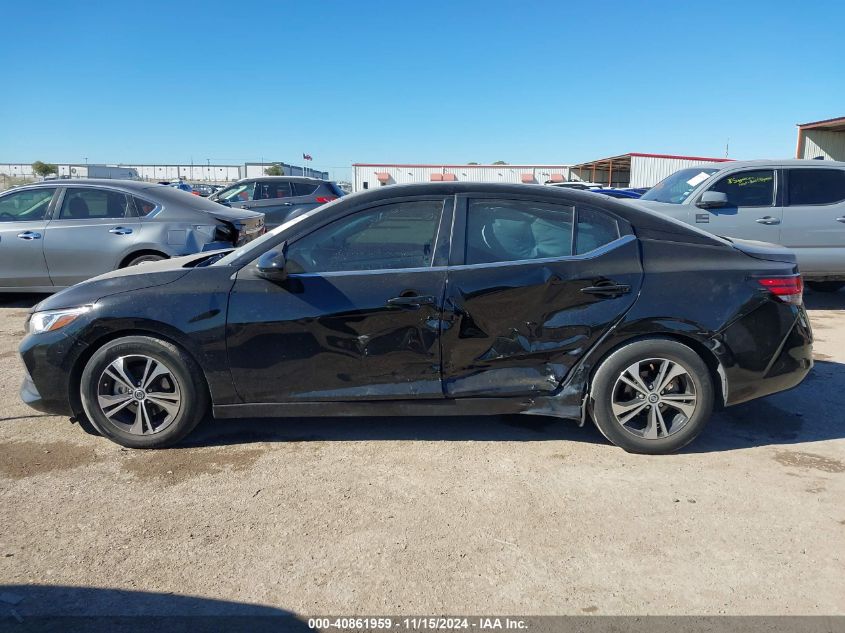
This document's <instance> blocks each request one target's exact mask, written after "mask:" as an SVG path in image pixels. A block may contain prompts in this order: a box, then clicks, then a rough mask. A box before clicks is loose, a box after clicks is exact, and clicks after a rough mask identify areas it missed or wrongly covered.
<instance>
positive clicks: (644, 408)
mask: <svg viewBox="0 0 845 633" xmlns="http://www.w3.org/2000/svg"><path fill="white" fill-rule="evenodd" d="M696 406H697V396H696V391H695V384H694V383H693V380H692V376H691V375H690V371H689V370H688V369H687V368H686V367H684V366H683V365H681V364H680V363H678V362H676V361H672V360H668V359H666V358H649V359H646V360H642V361H638V362H636V363H634V364H633V365H630V366H628V367H627V368H626V369H625V370H624V371H623V372H622V373H621V374H620V375H619V377H618V378H617V380H616V383H615V384H614V386H613V395H612V401H611V410H612V411H613V415H614V417H615V418H616V422H617V423H618V424H619V425H620V426H621V427H622V428H623V429H625V431H627V432H628V433H631V434H633V435H635V436H637V437H641V438H644V439H647V440H656V439H662V438H664V437H669V436H670V435H674V434H675V433H678V432H679V431H680V430H681V429H682V428H684V426H686V424H687V423H688V422H689V420H690V418H692V416H693V415H694V414H695V410H696Z"/></svg>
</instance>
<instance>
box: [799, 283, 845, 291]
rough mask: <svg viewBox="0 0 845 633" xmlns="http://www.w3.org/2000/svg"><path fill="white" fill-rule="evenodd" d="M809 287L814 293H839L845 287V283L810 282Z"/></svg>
mask: <svg viewBox="0 0 845 633" xmlns="http://www.w3.org/2000/svg"><path fill="white" fill-rule="evenodd" d="M807 287H808V288H809V289H810V290H812V291H813V292H838V291H839V290H841V289H842V288H843V287H845V281H808V282H807Z"/></svg>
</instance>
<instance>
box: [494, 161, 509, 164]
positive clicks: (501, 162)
mask: <svg viewBox="0 0 845 633" xmlns="http://www.w3.org/2000/svg"><path fill="white" fill-rule="evenodd" d="M493 164H494V165H507V163H506V162H505V161H503V160H497V161H496V162H495V163H493Z"/></svg>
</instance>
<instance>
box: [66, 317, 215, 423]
mask: <svg viewBox="0 0 845 633" xmlns="http://www.w3.org/2000/svg"><path fill="white" fill-rule="evenodd" d="M127 336H147V337H149V338H155V339H158V340H160V341H164V342H165V343H170V344H171V345H175V346H176V347H178V348H179V349H181V350H182V351H183V352H184V353H185V354H186V355H188V356H189V357H190V358H191V360H193V361H194V362H195V363H196V364H197V367H199V368H200V369H202V365H201V364H200V362H199V359H197V357H196V354H194V353H193V351H192V350H191V349H190V348H189V347H187V346H185V345H183V344H182V343H181V342H180V341H178V340H176V339H174V338H173V337H170V336H167V335H165V334H162V333H161V332H157V331H155V330H144V329H137V328H136V329H132V330H120V331H116V332H110V333H109V334H106V335H104V336H101V337H100V338H98V339H96V340H94V341H93V342H91V343H90V344H89V345H88V347H87V348H86V350H85V353H83V354H81V355H80V356H79V357H78V358H77V359H76V361H75V362H74V364H73V366H72V367H71V370H70V380H68V390H69V393H68V401H69V402H70V406H71V410H72V411H73V415H74V417H75V418H77V419H80V418H85V411H84V409H83V407H82V400H81V399H80V396H79V388H80V386H81V381H82V371H83V370H84V369H85V366H86V365H87V364H88V361H89V360H91V357H92V356H93V355H94V354H96V353H97V350H99V349H100V348H101V347H103V345H106V344H107V343H110V342H111V341H114V340H116V339H119V338H125V337H127ZM202 379H203V384H204V386H205V393H206V395H207V396H208V398H209V402H213V400H212V396H211V388H210V387H209V385H208V378H207V377H206V375H205V372H204V371H203V372H202Z"/></svg>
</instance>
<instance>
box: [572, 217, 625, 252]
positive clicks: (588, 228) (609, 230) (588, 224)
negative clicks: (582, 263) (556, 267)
mask: <svg viewBox="0 0 845 633" xmlns="http://www.w3.org/2000/svg"><path fill="white" fill-rule="evenodd" d="M618 237H619V225H618V223H617V222H616V220H614V219H613V218H611V217H610V216H609V215H607V214H605V213H602V212H601V211H597V210H596V209H592V208H590V207H578V228H577V229H576V231H575V254H576V255H583V254H584V253H589V252H590V251H594V250H596V249H597V248H601V247H602V246H604V245H605V244H610V242H612V241H613V240H615V239H616V238H618Z"/></svg>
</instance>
